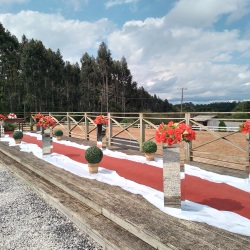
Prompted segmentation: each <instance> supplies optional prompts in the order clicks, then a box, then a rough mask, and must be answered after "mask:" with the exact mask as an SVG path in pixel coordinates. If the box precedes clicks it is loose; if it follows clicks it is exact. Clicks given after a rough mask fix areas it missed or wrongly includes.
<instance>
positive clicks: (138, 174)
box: [23, 135, 250, 219]
mask: <svg viewBox="0 0 250 250" xmlns="http://www.w3.org/2000/svg"><path fill="white" fill-rule="evenodd" d="M23 141H25V142H27V143H34V144H37V145H38V146H39V147H41V146H42V141H41V140H37V139H36V137H33V136H28V135H24V138H23ZM53 152H54V153H58V154H63V155H65V156H68V157H69V158H71V159H72V160H74V161H77V162H81V163H84V164H86V160H85V158H84V153H85V150H83V149H80V148H75V147H71V146H67V145H63V144H60V143H56V142H53ZM100 166H101V167H103V168H106V169H109V170H114V171H116V172H117V173H118V174H119V175H120V176H122V177H124V178H126V179H129V180H132V181H134V182H136V183H139V184H143V185H145V186H148V187H151V188H154V189H157V190H159V191H163V169H162V168H157V167H154V166H151V165H147V164H143V163H139V162H134V161H130V160H125V159H118V158H114V157H110V156H106V155H104V157H103V159H102V161H101V163H100ZM181 187H182V188H181V193H182V200H184V199H185V200H189V201H193V202H196V203H199V204H203V205H208V206H210V207H213V208H215V209H218V210H225V211H232V212H234V213H237V214H239V215H241V216H244V217H246V218H248V219H250V193H248V192H245V191H242V190H240V189H237V188H234V187H232V186H230V185H227V184H225V183H214V182H210V181H207V180H204V179H201V178H198V177H195V176H191V175H188V174H185V179H183V180H182V181H181Z"/></svg>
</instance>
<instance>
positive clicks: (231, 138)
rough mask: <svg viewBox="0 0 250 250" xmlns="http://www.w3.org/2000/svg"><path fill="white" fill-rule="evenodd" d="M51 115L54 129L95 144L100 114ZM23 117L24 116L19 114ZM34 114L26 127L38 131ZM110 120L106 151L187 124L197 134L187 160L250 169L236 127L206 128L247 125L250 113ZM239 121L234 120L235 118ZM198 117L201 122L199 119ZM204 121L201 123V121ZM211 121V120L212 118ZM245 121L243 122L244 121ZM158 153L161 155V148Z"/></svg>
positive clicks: (143, 115)
mask: <svg viewBox="0 0 250 250" xmlns="http://www.w3.org/2000/svg"><path fill="white" fill-rule="evenodd" d="M41 113H42V114H43V115H50V116H51V117H53V118H54V120H55V121H56V126H55V127H54V129H62V130H63V132H64V134H65V135H67V136H69V137H77V138H82V139H84V140H91V141H96V126H95V124H94V119H95V117H96V116H97V115H99V114H100V113H97V112H41ZM17 115H18V117H21V116H22V115H21V114H17ZM34 115H35V113H30V114H26V115H25V116H24V115H23V116H22V117H25V120H26V125H28V126H29V127H30V129H31V130H35V127H36V126H35V125H36V122H35V119H34ZM103 115H105V116H107V117H108V118H109V123H108V125H107V126H104V130H105V132H106V136H105V137H104V139H103V140H104V141H103V142H104V143H106V146H107V147H118V148H119V147H120V148H128V149H133V150H140V148H141V145H142V143H143V142H144V141H146V140H154V137H155V130H156V129H157V127H158V125H159V124H160V123H162V122H164V123H167V122H169V121H171V120H173V121H175V122H179V123H182V122H184V123H187V124H189V125H191V126H192V127H193V129H195V130H196V140H195V141H193V142H192V143H190V144H189V143H183V144H182V146H183V149H184V150H183V151H184V156H183V157H184V160H186V161H196V162H202V163H209V164H213V165H217V166H222V167H227V168H233V169H239V170H246V169H248V166H249V141H247V140H246V136H245V135H243V134H241V133H240V132H239V131H238V125H237V126H235V127H232V126H231V127H230V129H228V128H222V127H216V126H206V117H207V119H212V120H213V121H221V120H223V121H224V122H230V124H231V123H232V122H236V123H238V124H239V123H242V122H244V121H246V117H248V119H249V118H250V112H237V113H235V112H234V113H233V112H190V113H103ZM235 116H237V117H239V118H233V117H235ZM197 117H199V119H198V118H197ZM200 117H202V119H201V118H200ZM211 117H212V118H211ZM241 117H242V118H241ZM157 153H158V154H159V155H161V154H162V147H161V146H159V147H158V151H157Z"/></svg>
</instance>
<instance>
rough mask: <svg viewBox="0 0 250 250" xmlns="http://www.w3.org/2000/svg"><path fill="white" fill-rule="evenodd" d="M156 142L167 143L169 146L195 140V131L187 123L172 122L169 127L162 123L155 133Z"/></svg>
mask: <svg viewBox="0 0 250 250" xmlns="http://www.w3.org/2000/svg"><path fill="white" fill-rule="evenodd" d="M155 140H156V142H162V143H167V144H168V145H169V146H172V145H173V144H176V143H178V142H181V141H186V142H190V141H192V140H195V131H193V130H192V128H191V127H190V126H189V125H187V124H185V123H174V122H173V121H170V122H169V123H168V124H167V125H166V124H164V123H162V124H160V126H159V127H158V129H157V130H156V133H155Z"/></svg>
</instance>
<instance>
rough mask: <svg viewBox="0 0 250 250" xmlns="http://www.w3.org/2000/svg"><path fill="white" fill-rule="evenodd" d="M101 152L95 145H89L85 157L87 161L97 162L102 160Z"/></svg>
mask: <svg viewBox="0 0 250 250" xmlns="http://www.w3.org/2000/svg"><path fill="white" fill-rule="evenodd" d="M102 157H103V152H102V150H101V149H100V148H98V147H97V146H92V147H89V148H88V149H87V150H86V152H85V159H86V161H87V162H89V163H93V164H94V163H99V162H100V161H101V160H102Z"/></svg>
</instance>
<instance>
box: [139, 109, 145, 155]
mask: <svg viewBox="0 0 250 250" xmlns="http://www.w3.org/2000/svg"><path fill="white" fill-rule="evenodd" d="M139 119H140V151H141V150H142V149H141V148H142V143H143V142H144V141H145V122H144V121H143V113H140V114H139Z"/></svg>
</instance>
